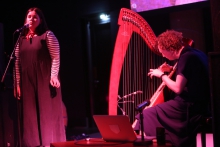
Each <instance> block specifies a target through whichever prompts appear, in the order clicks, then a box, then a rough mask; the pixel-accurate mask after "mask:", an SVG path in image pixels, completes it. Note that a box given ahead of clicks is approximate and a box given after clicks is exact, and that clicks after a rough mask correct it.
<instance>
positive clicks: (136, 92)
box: [122, 91, 143, 98]
mask: <svg viewBox="0 0 220 147" xmlns="http://www.w3.org/2000/svg"><path fill="white" fill-rule="evenodd" d="M138 93H143V91H135V92H133V93H130V94H128V95H125V96H123V97H122V98H127V97H129V96H132V95H136V94H138Z"/></svg>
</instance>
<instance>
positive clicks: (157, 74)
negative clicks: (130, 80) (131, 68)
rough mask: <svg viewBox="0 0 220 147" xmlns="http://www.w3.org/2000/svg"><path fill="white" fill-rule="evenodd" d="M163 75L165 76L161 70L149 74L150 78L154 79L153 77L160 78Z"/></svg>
mask: <svg viewBox="0 0 220 147" xmlns="http://www.w3.org/2000/svg"><path fill="white" fill-rule="evenodd" d="M162 74H164V72H163V71H161V70H160V69H150V71H149V72H148V76H150V78H152V77H153V76H155V77H158V78H160V76H161V75H162Z"/></svg>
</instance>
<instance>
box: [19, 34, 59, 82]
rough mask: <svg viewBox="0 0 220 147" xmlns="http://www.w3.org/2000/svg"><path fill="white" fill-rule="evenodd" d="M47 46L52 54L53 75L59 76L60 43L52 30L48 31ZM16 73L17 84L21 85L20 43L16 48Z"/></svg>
mask: <svg viewBox="0 0 220 147" xmlns="http://www.w3.org/2000/svg"><path fill="white" fill-rule="evenodd" d="M46 43H47V47H48V50H49V53H50V56H51V65H52V66H51V77H58V73H59V69H60V45H59V42H58V39H57V38H56V36H55V35H54V33H53V32H52V31H48V32H47V36H46ZM15 57H16V59H15V73H16V79H17V83H16V84H17V85H20V56H19V43H18V44H17V46H16V48H15Z"/></svg>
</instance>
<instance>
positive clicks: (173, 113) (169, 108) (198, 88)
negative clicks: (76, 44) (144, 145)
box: [134, 47, 210, 147]
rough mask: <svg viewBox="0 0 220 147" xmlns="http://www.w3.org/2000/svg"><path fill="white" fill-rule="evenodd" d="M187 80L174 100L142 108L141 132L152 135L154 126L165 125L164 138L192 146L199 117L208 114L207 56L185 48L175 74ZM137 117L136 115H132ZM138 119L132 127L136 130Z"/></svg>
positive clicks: (137, 128) (177, 146) (179, 144)
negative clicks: (142, 130)
mask: <svg viewBox="0 0 220 147" xmlns="http://www.w3.org/2000/svg"><path fill="white" fill-rule="evenodd" d="M177 74H182V75H184V77H185V78H186V79H187V84H186V87H185V89H184V90H183V92H182V93H181V94H176V96H175V98H174V99H171V100H169V101H166V102H164V103H162V104H158V105H156V106H154V107H150V108H147V109H144V110H143V117H144V119H143V123H144V132H145V134H146V135H147V136H156V127H163V128H165V135H166V140H167V141H170V142H171V143H172V144H173V145H174V146H175V147H189V146H194V145H195V137H196V134H197V130H198V127H199V122H200V119H201V118H202V116H203V115H206V114H208V113H209V102H210V95H209V74H208V59H207V56H206V55H205V54H204V53H203V52H201V51H199V50H197V49H193V48H190V47H185V48H184V49H183V50H182V52H181V55H180V58H179V60H178V64H177V69H176V75H177ZM136 118H137V119H138V120H139V115H137V116H136ZM139 124H140V122H139V121H138V123H137V125H136V126H135V128H134V130H139Z"/></svg>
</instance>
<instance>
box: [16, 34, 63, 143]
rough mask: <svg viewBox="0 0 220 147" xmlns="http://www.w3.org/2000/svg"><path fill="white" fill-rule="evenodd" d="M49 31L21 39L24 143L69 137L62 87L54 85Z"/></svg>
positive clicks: (57, 140)
mask: <svg viewBox="0 0 220 147" xmlns="http://www.w3.org/2000/svg"><path fill="white" fill-rule="evenodd" d="M46 34H47V32H46V33H44V34H42V35H40V36H36V37H33V38H31V39H26V38H25V37H23V38H22V39H21V40H20V42H19V56H20V87H21V92H22V93H21V94H22V97H21V101H22V111H23V130H22V134H23V140H22V141H23V145H22V147H26V146H27V147H35V146H40V145H41V146H49V145H50V143H51V142H61V141H65V140H66V137H65V129H64V122H63V116H62V97H61V89H60V88H58V89H57V88H56V89H55V88H52V87H51V86H50V76H51V56H50V53H49V50H48V47H47V43H46V37H47V35H46Z"/></svg>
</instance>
